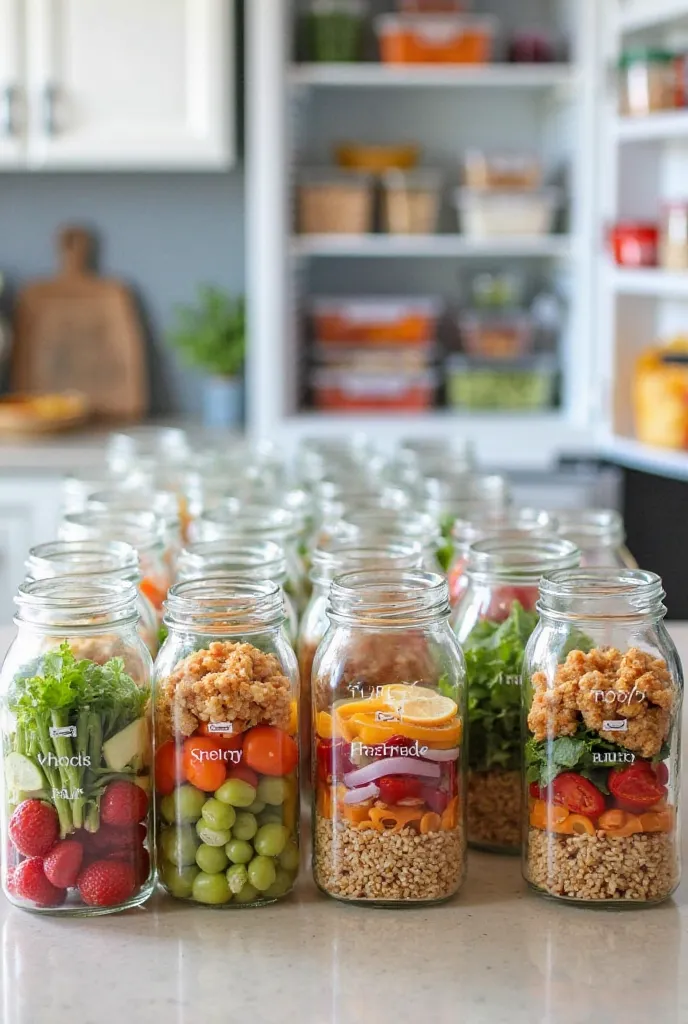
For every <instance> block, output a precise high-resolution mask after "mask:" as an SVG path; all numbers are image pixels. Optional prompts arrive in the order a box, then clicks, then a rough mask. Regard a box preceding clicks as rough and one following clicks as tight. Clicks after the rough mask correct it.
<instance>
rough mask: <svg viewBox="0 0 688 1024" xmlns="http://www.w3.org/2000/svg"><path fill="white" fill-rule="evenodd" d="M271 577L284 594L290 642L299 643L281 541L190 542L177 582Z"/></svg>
mask: <svg viewBox="0 0 688 1024" xmlns="http://www.w3.org/2000/svg"><path fill="white" fill-rule="evenodd" d="M239 576H243V577H248V578H249V579H250V580H253V581H255V580H261V581H264V580H272V581H273V583H278V584H279V585H280V587H282V591H283V594H284V612H285V616H286V622H285V629H286V630H287V637H288V638H289V641H290V643H292V644H294V643H296V637H297V633H298V623H299V620H298V614H297V611H296V605H295V604H294V601H293V598H292V597H291V595H290V594H288V593H287V591H286V590H285V587H286V585H287V558H286V555H285V553H284V551H283V549H282V548H281V547H280V546H279V544H275V543H274V542H273V541H270V540H265V541H255V542H253V543H250V542H248V541H243V542H242V541H231V540H214V541H212V540H211V541H199V542H198V543H197V544H189V545H188V546H187V547H186V548H184V549H183V550H182V552H181V554H180V556H179V560H178V564H177V582H178V583H186V582H187V580H199V579H208V578H213V579H218V578H220V579H222V578H225V579H229V578H230V577H231V578H233V579H235V580H236V579H237V578H238V577H239Z"/></svg>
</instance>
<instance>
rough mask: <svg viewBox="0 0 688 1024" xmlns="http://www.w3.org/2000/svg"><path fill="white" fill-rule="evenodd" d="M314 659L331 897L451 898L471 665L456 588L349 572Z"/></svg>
mask: <svg viewBox="0 0 688 1024" xmlns="http://www.w3.org/2000/svg"><path fill="white" fill-rule="evenodd" d="M327 615H328V619H329V623H330V625H329V629H328V631H327V633H326V635H325V638H324V639H323V641H322V644H321V646H320V648H319V649H318V654H317V656H316V659H315V663H314V665H313V679H312V685H313V702H312V704H313V760H314V765H313V781H314V806H313V817H314V821H313V871H314V876H315V881H316V884H317V885H318V886H319V888H320V889H321V890H322V891H323V892H325V893H326V894H327V895H329V896H334V897H336V898H338V899H342V900H346V901H352V902H359V903H371V904H376V905H380V906H403V905H418V904H419V903H435V902H439V901H441V900H445V899H448V898H449V897H450V896H453V895H454V894H455V893H456V892H457V891H458V889H459V887H460V885H461V882H462V881H463V877H464V873H465V866H466V860H465V851H466V844H465V829H464V816H463V815H464V778H465V761H464V758H463V756H462V743H463V727H464V722H465V716H466V701H465V669H464V661H463V656H462V654H461V649H460V647H459V645H458V643H457V642H456V638H455V637H454V636H453V634H452V632H451V629H450V628H449V625H448V616H449V601H448V591H447V584H446V581H445V580H444V579H443V578H442V577H441V576H438V575H436V574H433V573H424V572H418V571H415V572H404V571H401V570H374V571H364V572H357V573H349V574H346V575H344V576H340V577H338V578H337V579H336V580H335V581H334V583H333V584H332V587H331V590H330V601H329V606H328V609H327Z"/></svg>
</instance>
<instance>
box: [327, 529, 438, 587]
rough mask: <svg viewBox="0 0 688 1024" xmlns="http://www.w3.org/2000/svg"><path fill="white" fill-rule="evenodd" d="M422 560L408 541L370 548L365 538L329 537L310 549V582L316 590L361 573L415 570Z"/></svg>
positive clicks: (414, 544)
mask: <svg viewBox="0 0 688 1024" xmlns="http://www.w3.org/2000/svg"><path fill="white" fill-rule="evenodd" d="M422 559H423V549H422V548H421V546H420V544H418V543H417V542H415V541H412V540H409V541H405V540H403V539H402V538H396V537H393V538H391V539H390V540H389V541H386V542H385V543H384V544H373V543H369V542H367V541H366V539H365V538H359V539H357V538H353V539H351V540H348V539H346V538H340V537H333V538H330V539H328V540H324V541H322V542H321V543H320V544H318V546H317V547H316V548H314V549H313V553H312V555H311V572H310V579H311V581H312V582H313V583H314V584H316V586H317V585H320V586H324V585H325V584H328V583H331V582H332V580H334V579H335V577H337V576H342V575H344V574H350V573H353V572H356V571H361V570H365V569H376V570H384V569H386V568H390V569H392V568H395V569H418V568H420V566H421V563H422Z"/></svg>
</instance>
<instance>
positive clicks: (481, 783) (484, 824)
mask: <svg viewBox="0 0 688 1024" xmlns="http://www.w3.org/2000/svg"><path fill="white" fill-rule="evenodd" d="M468 841H469V843H478V844H484V845H486V846H499V847H506V848H511V849H518V848H519V847H520V845H521V774H520V772H513V771H512V772H500V771H492V772H471V773H470V775H469V777H468Z"/></svg>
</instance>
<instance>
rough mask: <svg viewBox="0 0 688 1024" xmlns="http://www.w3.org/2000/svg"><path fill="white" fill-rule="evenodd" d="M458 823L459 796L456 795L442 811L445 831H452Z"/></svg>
mask: <svg viewBox="0 0 688 1024" xmlns="http://www.w3.org/2000/svg"><path fill="white" fill-rule="evenodd" d="M458 824H459V798H458V796H454V797H452V798H451V800H450V801H449V803H448V804H447V806H446V807H445V808H444V810H443V811H442V829H443V830H444V831H445V832H451V830H452V829H454V828H456V827H457V825H458Z"/></svg>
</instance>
